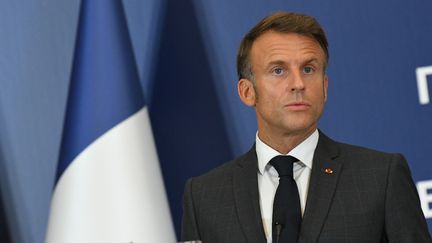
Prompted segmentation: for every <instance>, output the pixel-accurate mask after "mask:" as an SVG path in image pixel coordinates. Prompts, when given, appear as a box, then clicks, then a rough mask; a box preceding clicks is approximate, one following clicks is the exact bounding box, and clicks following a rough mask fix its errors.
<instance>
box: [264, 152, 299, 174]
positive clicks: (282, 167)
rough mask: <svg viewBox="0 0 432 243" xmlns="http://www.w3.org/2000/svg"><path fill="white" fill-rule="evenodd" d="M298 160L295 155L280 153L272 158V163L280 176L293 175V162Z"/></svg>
mask: <svg viewBox="0 0 432 243" xmlns="http://www.w3.org/2000/svg"><path fill="white" fill-rule="evenodd" d="M297 161H298V159H296V158H295V157H293V156H289V155H288V156H287V155H278V156H275V157H274V158H273V159H271V160H270V164H271V165H272V166H273V167H274V168H275V169H276V170H277V172H278V174H279V177H282V176H290V177H293V164H294V162H297Z"/></svg>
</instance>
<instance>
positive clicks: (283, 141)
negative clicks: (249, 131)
mask: <svg viewBox="0 0 432 243" xmlns="http://www.w3.org/2000/svg"><path fill="white" fill-rule="evenodd" d="M315 130H316V127H314V128H313V129H310V130H308V131H306V132H301V133H300V132H299V133H275V134H272V133H268V132H265V131H262V130H260V129H259V130H258V137H259V139H261V141H263V142H264V143H265V144H267V145H268V146H270V147H272V148H273V149H274V150H276V151H278V152H279V153H281V154H287V153H289V152H290V151H291V150H292V149H294V148H295V147H296V146H297V145H299V144H300V143H302V142H303V141H304V140H306V139H307V138H308V137H309V136H310V135H311V134H312V133H313V132H314V131H315Z"/></svg>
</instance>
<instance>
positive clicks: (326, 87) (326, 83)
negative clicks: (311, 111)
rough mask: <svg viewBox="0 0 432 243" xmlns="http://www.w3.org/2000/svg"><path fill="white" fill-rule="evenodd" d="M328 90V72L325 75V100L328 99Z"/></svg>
mask: <svg viewBox="0 0 432 243" xmlns="http://www.w3.org/2000/svg"><path fill="white" fill-rule="evenodd" d="M327 92H328V76H327V74H326V75H325V76H324V102H326V101H327V94H328V93H327Z"/></svg>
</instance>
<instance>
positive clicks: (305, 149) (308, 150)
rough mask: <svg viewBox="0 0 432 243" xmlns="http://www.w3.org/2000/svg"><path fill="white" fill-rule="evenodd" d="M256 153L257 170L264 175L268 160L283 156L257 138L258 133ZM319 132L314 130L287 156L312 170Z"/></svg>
mask: <svg viewBox="0 0 432 243" xmlns="http://www.w3.org/2000/svg"><path fill="white" fill-rule="evenodd" d="M255 137H256V138H255V140H256V142H255V143H256V153H257V158H258V169H259V172H260V173H261V174H264V171H265V168H266V166H267V164H268V162H270V160H271V159H272V158H273V157H275V156H277V155H284V154H281V153H279V152H278V151H276V150H275V149H273V148H272V147H270V146H268V145H267V144H265V143H264V142H263V141H261V139H260V138H259V137H258V132H257V133H256V135H255ZM318 139H319V132H318V129H316V130H315V131H314V132H313V133H312V134H311V135H310V136H309V137H308V138H306V139H305V140H304V141H303V142H301V143H300V144H299V145H297V146H296V147H295V148H293V149H292V150H291V151H290V152H289V153H288V154H285V155H291V156H294V157H296V158H297V159H298V160H299V161H300V162H302V163H303V164H304V165H305V166H307V167H308V168H310V169H311V168H312V160H313V155H314V152H315V149H316V146H317V144H318Z"/></svg>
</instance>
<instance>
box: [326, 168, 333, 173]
mask: <svg viewBox="0 0 432 243" xmlns="http://www.w3.org/2000/svg"><path fill="white" fill-rule="evenodd" d="M324 172H325V173H326V174H333V169H332V168H325V169H324Z"/></svg>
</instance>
